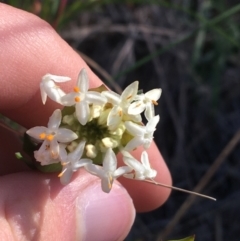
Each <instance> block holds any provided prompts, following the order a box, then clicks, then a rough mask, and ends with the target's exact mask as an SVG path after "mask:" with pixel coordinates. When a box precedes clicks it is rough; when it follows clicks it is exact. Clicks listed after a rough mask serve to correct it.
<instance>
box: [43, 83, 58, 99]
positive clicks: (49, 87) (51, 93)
mask: <svg viewBox="0 0 240 241" xmlns="http://www.w3.org/2000/svg"><path fill="white" fill-rule="evenodd" d="M42 89H44V91H45V92H46V94H47V96H48V97H49V98H50V99H51V100H53V101H56V102H57V103H60V104H61V96H60V95H59V92H58V90H59V87H58V86H56V85H55V83H54V82H53V81H52V80H48V81H43V82H42Z"/></svg>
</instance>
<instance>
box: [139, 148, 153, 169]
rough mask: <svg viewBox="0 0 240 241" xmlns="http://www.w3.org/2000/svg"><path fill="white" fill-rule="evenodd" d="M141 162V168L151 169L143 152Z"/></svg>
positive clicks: (145, 153) (146, 155)
mask: <svg viewBox="0 0 240 241" xmlns="http://www.w3.org/2000/svg"><path fill="white" fill-rule="evenodd" d="M141 162H142V164H143V166H144V167H145V168H146V169H150V168H151V166H150V163H149V159H148V154H147V152H146V151H143V152H142V155H141Z"/></svg>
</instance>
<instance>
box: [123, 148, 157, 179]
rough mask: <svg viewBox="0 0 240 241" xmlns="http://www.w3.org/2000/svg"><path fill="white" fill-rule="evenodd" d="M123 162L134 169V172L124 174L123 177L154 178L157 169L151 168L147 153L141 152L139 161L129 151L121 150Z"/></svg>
mask: <svg viewBox="0 0 240 241" xmlns="http://www.w3.org/2000/svg"><path fill="white" fill-rule="evenodd" d="M122 154H123V162H124V163H125V164H126V165H127V166H129V167H131V168H132V169H133V170H134V173H130V174H124V177H127V178H130V179H137V180H145V179H152V178H155V177H156V175H157V171H156V170H154V169H152V168H151V166H150V163H149V159H148V154H147V152H146V151H143V152H142V155H141V162H139V161H138V160H136V159H135V158H134V157H133V156H132V155H131V154H130V153H129V152H126V151H122Z"/></svg>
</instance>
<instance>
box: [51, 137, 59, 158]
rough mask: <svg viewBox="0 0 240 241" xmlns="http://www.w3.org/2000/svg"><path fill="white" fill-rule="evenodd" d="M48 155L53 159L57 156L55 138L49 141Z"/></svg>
mask: <svg viewBox="0 0 240 241" xmlns="http://www.w3.org/2000/svg"><path fill="white" fill-rule="evenodd" d="M50 155H51V157H52V158H53V159H57V158H58V157H59V144H58V142H57V140H56V139H55V138H54V139H53V140H51V141H50Z"/></svg>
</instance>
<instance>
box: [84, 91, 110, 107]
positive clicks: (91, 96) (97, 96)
mask: <svg viewBox="0 0 240 241" xmlns="http://www.w3.org/2000/svg"><path fill="white" fill-rule="evenodd" d="M86 101H88V102H89V103H92V104H96V105H103V104H105V103H106V102H107V98H106V97H105V96H104V95H102V94H101V93H98V92H96V91H88V92H87V93H86Z"/></svg>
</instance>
